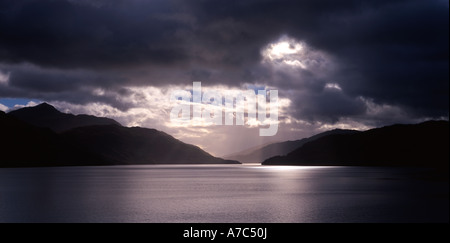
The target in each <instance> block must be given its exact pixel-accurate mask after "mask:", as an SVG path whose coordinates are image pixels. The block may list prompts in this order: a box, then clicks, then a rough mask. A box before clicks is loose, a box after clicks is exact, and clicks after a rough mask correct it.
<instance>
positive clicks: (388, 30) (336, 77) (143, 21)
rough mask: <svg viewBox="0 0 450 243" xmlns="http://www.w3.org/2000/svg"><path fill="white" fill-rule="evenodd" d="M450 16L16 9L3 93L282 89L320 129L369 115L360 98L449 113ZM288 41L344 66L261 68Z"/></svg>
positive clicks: (272, 6)
mask: <svg viewBox="0 0 450 243" xmlns="http://www.w3.org/2000/svg"><path fill="white" fill-rule="evenodd" d="M448 13H449V8H448V1H441V0H435V1H422V0H405V1H403V0H396V1H395V0H394V1H392V0H389V1H380V0H376V1H332V0H326V1H312V0H311V1H297V0H295V1H294V0H291V1H283V0H281V1H280V0H246V1H221V0H220V1H219V0H214V1H209V0H208V1H206V0H203V1H189V0H187V1H186V0H178V1H177V0H169V1H166V0H157V1H141V0H132V1H100V0H97V1H88V0H85V1H50V0H42V1H33V0H20V1H12V0H7V1H2V2H1V3H0V63H2V64H0V70H1V71H2V72H9V73H10V80H9V84H8V86H7V87H6V86H0V95H1V96H3V97H7V96H21V97H27V96H28V97H30V98H40V99H44V100H64V101H68V102H72V103H80V104H83V103H88V102H92V101H96V100H97V101H100V102H104V103H107V104H111V105H113V106H115V107H118V108H120V109H127V108H128V107H129V105H128V104H124V103H123V102H118V101H117V100H115V99H114V97H109V98H105V97H101V98H100V97H95V96H92V95H90V94H89V92H88V91H86V90H87V89H89V88H95V87H101V88H106V89H110V90H113V91H117V92H118V91H120V90H123V89H124V87H126V86H129V85H138V86H139V85H142V86H145V85H152V86H164V85H167V84H187V83H189V82H192V81H194V80H201V81H203V83H202V84H203V85H209V84H225V85H229V86H239V85H241V84H243V83H255V82H257V83H264V84H266V85H270V86H272V87H276V88H279V89H280V92H281V93H280V94H284V95H285V96H286V97H289V98H290V99H291V100H292V101H293V102H294V103H293V104H292V111H291V114H292V115H293V116H295V117H297V118H300V119H306V120H311V121H314V120H323V121H329V122H335V121H337V120H338V119H339V118H341V117H352V116H355V117H357V116H362V115H364V114H365V112H366V107H365V103H364V102H362V101H361V99H360V97H366V98H370V99H372V100H373V101H374V102H375V103H377V104H379V105H384V104H390V105H395V106H398V107H401V108H402V109H404V110H406V111H408V112H409V113H410V114H411V116H412V117H437V116H448V100H449V93H448V89H449V87H448V83H449V74H448V53H449V51H448V41H449V38H448V35H449V32H448V29H449V28H448V27H449V26H448V25H449V14H448ZM282 35H289V36H290V37H292V38H295V39H297V40H299V41H304V42H305V43H307V44H308V46H309V47H310V48H312V49H317V50H320V51H322V52H324V53H327V54H328V55H329V56H330V58H332V61H333V63H334V65H335V66H334V68H333V69H332V70H326V71H323V70H315V72H312V71H311V70H294V71H293V70H288V69H272V68H270V67H268V66H266V65H263V64H261V58H262V57H261V49H262V48H264V46H266V45H267V44H268V43H271V42H274V41H277V40H278V39H279V38H280V36H282ZM23 63H29V65H25V64H23ZM27 67H29V68H27ZM326 83H337V84H339V86H340V87H341V88H342V91H341V92H337V91H332V90H331V91H330V90H327V89H324V85H325V84H326ZM69 93H70V95H64V94H69Z"/></svg>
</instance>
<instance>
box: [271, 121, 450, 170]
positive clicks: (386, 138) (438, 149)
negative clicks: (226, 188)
mask: <svg viewBox="0 0 450 243" xmlns="http://www.w3.org/2000/svg"><path fill="white" fill-rule="evenodd" d="M262 164H264V165H358V166H432V167H446V168H448V164H449V123H448V121H428V122H424V123H420V124H411V125H392V126H387V127H382V128H376V129H371V130H368V131H365V132H360V133H355V134H340V135H328V136H325V137H322V138H319V139H317V140H315V141H312V142H308V143H306V144H304V145H303V146H301V147H300V148H298V149H296V150H294V151H292V152H290V153H289V154H287V155H286V156H276V157H272V158H270V159H267V160H265V161H264V162H263V163H262Z"/></svg>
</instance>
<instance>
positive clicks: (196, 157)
mask: <svg viewBox="0 0 450 243" xmlns="http://www.w3.org/2000/svg"><path fill="white" fill-rule="evenodd" d="M39 114H41V115H39ZM22 119H23V120H22ZM77 121H80V123H79V124H78V123H77ZM31 122H32V124H31ZM98 123H107V124H106V125H98ZM85 124H94V125H88V126H85ZM95 124H97V125H95ZM69 127H73V128H71V129H68V128H69ZM67 129H68V130H67ZM57 131H59V132H57ZM0 133H1V134H2V137H1V139H2V146H1V147H0V152H1V156H0V167H23V166H67V165H129V164H238V163H239V162H238V161H232V160H224V159H221V158H216V157H214V156H212V155H210V154H208V153H207V152H205V151H203V150H202V149H200V148H198V147H197V146H194V145H190V144H186V143H183V142H181V141H179V140H177V139H175V138H173V137H172V136H170V135H168V134H166V133H164V132H161V131H157V130H155V129H148V128H138V127H132V128H130V127H123V126H121V125H120V124H119V123H117V122H116V121H114V120H112V119H107V118H105V119H103V118H99V117H95V116H87V115H78V116H74V115H71V114H65V113H62V112H60V111H58V110H57V109H55V108H54V107H53V106H51V105H49V104H45V103H44V104H41V105H38V106H35V107H28V108H23V109H20V110H17V111H12V112H10V113H8V114H5V113H4V112H1V113H0Z"/></svg>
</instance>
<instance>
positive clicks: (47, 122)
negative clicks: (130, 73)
mask: <svg viewBox="0 0 450 243" xmlns="http://www.w3.org/2000/svg"><path fill="white" fill-rule="evenodd" d="M8 115H11V116H14V117H16V118H17V119H19V120H21V121H24V122H27V123H29V124H31V125H35V126H38V127H47V128H50V129H52V130H53V131H55V132H63V131H67V130H70V129H72V128H76V127H84V126H92V125H119V126H120V123H118V122H117V121H115V120H113V119H109V118H105V117H96V116H90V115H73V114H67V113H62V112H60V111H58V110H57V109H56V108H55V107H53V106H51V105H49V104H47V103H42V104H39V105H37V106H33V107H25V108H22V109H19V110H15V111H11V112H9V113H8Z"/></svg>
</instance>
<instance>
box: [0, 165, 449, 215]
mask: <svg viewBox="0 0 450 243" xmlns="http://www.w3.org/2000/svg"><path fill="white" fill-rule="evenodd" d="M0 222H164V223H165V222H206V223H208V222H211V223H212V222H219V223H227V222H239V223H251V222H258V223H266V222H288V223H289V222H294V223H296V222H449V183H448V180H447V181H446V180H436V179H433V178H432V177H431V178H430V176H429V171H428V170H426V169H417V168H370V167H291V166H287V167H279V166H273V167H266V166H259V165H169V166H166V165H149V166H109V167H60V168H8V169H5V168H3V169H0Z"/></svg>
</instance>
